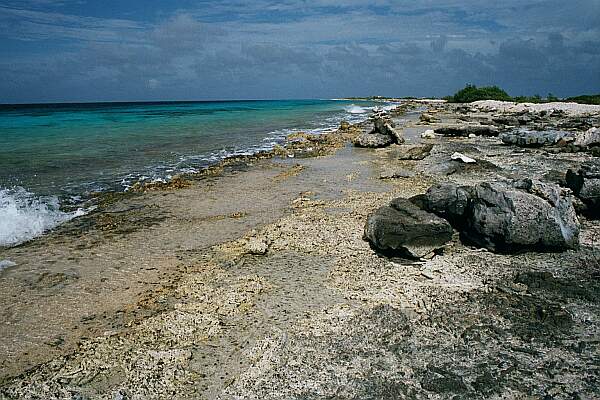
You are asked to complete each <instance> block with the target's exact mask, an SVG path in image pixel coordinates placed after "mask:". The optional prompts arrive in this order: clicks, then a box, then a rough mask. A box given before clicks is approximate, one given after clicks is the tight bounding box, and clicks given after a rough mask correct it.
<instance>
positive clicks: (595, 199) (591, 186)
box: [566, 159, 600, 216]
mask: <svg viewBox="0 0 600 400" xmlns="http://www.w3.org/2000/svg"><path fill="white" fill-rule="evenodd" d="M566 184H567V187H569V188H570V189H571V190H573V193H575V195H576V196H577V197H578V198H580V199H581V201H583V202H584V203H585V204H586V205H587V206H588V211H590V213H591V214H593V215H596V216H598V215H600V160H599V159H594V160H591V161H586V162H584V163H583V164H582V165H581V168H579V170H578V171H574V170H571V169H570V170H568V171H567V176H566Z"/></svg>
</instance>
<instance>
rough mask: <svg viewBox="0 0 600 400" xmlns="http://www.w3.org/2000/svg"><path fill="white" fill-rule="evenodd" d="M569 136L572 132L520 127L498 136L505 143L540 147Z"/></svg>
mask: <svg viewBox="0 0 600 400" xmlns="http://www.w3.org/2000/svg"><path fill="white" fill-rule="evenodd" d="M570 136H572V133H571V132H566V131H555V130H547V131H531V130H523V129H521V130H517V131H513V132H508V133H504V134H503V135H501V136H500V139H501V140H502V142H504V143H506V144H513V145H516V146H519V147H541V146H550V145H554V144H556V143H558V142H559V141H561V140H563V139H566V138H568V137H570Z"/></svg>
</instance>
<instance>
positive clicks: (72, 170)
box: [0, 100, 374, 246]
mask: <svg viewBox="0 0 600 400" xmlns="http://www.w3.org/2000/svg"><path fill="white" fill-rule="evenodd" d="M373 106H374V103H372V102H350V101H337V100H335V101H334V100H285V101H219V102H169V103H98V104H46V105H14V106H11V105H3V106H2V105H0V246H6V245H13V244H17V243H20V242H22V241H25V240H28V239H30V238H32V237H35V236H39V234H41V232H43V231H46V230H47V229H51V228H53V227H54V226H56V225H58V224H60V223H61V222H64V221H66V220H69V219H71V218H72V217H73V216H75V214H73V213H74V212H75V211H74V210H75V209H76V208H77V206H78V205H79V204H80V203H81V201H82V200H83V199H85V198H86V196H87V195H88V194H89V193H91V192H98V191H105V190H126V189H127V188H128V187H129V186H130V185H132V184H133V183H135V182H136V181H139V180H149V181H153V180H165V179H169V178H170V177H172V176H173V175H175V174H178V173H189V172H192V173H193V172H196V171H198V170H200V169H202V168H204V167H206V166H208V165H210V164H214V163H216V162H218V161H219V160H221V159H223V158H224V157H227V156H231V155H236V154H251V153H254V152H257V151H260V150H266V149H270V148H272V147H273V146H274V145H275V144H277V143H280V142H282V141H283V140H284V139H285V136H286V135H288V134H289V133H291V132H293V131H297V130H304V131H312V132H322V131H326V130H328V129H332V128H334V127H336V126H338V125H339V123H340V121H342V120H348V121H350V122H358V121H360V120H363V119H365V118H366V116H367V113H368V112H369V111H370V109H371V108H372V107H373ZM65 203H68V204H71V206H72V210H70V212H69V213H65V212H63V211H61V210H60V208H61V206H64V205H65Z"/></svg>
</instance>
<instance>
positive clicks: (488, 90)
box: [445, 85, 512, 103]
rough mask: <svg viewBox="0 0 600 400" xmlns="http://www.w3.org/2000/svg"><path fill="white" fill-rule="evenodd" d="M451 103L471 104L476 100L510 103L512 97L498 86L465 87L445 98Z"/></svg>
mask: <svg viewBox="0 0 600 400" xmlns="http://www.w3.org/2000/svg"><path fill="white" fill-rule="evenodd" d="M445 99H446V100H448V101H449V102H451V103H472V102H474V101H478V100H503V101H511V100H512V97H510V96H509V95H508V93H506V92H505V91H504V90H502V89H500V88H499V87H498V86H486V87H479V88H478V87H477V86H475V85H467V86H465V87H464V88H463V89H461V90H459V91H458V92H456V93H455V94H454V96H449V97H446V98H445Z"/></svg>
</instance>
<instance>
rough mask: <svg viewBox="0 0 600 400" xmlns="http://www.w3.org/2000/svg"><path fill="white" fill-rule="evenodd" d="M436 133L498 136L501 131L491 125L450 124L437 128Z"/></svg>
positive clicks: (465, 135) (464, 135)
mask: <svg viewBox="0 0 600 400" xmlns="http://www.w3.org/2000/svg"><path fill="white" fill-rule="evenodd" d="M435 133H439V134H440V135H444V136H461V137H469V135H476V136H498V134H499V133H500V131H499V130H498V128H497V127H495V126H491V125H449V126H442V127H440V128H437V129H436V130H435Z"/></svg>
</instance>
